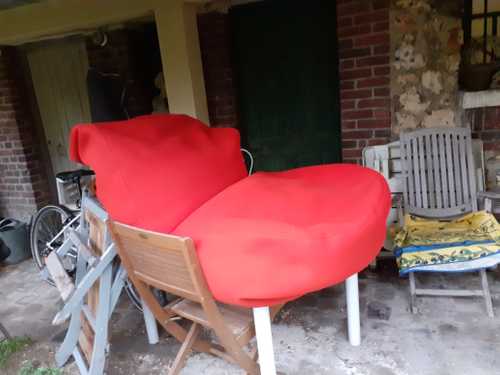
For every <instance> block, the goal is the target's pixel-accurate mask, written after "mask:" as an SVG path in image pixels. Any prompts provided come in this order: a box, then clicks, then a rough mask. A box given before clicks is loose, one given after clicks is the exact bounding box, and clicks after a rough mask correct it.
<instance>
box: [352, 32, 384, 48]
mask: <svg viewBox="0 0 500 375" xmlns="http://www.w3.org/2000/svg"><path fill="white" fill-rule="evenodd" d="M389 43H390V38H389V34H388V33H380V34H370V35H364V36H360V37H357V38H356V39H355V40H354V45H355V46H356V47H365V46H373V45H378V44H387V45H389Z"/></svg>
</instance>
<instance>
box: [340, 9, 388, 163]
mask: <svg viewBox="0 0 500 375" xmlns="http://www.w3.org/2000/svg"><path fill="white" fill-rule="evenodd" d="M389 6H390V1H389V0H337V21H338V38H339V60H340V61H339V63H340V67H339V68H340V81H341V87H340V97H341V111H342V115H341V116H342V157H343V160H344V161H345V162H355V163H359V162H360V161H361V153H362V150H363V148H364V147H366V146H370V145H376V144H383V143H387V142H388V141H389V139H390V136H391V113H390V110H391V96H390V77H389V76H390V56H389V54H390V34H389Z"/></svg>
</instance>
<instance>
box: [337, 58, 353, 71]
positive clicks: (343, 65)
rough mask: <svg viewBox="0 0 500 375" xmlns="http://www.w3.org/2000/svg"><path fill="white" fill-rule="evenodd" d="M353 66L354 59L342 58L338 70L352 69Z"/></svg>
mask: <svg viewBox="0 0 500 375" xmlns="http://www.w3.org/2000/svg"><path fill="white" fill-rule="evenodd" d="M352 68H354V59H351V60H342V61H341V62H340V68H339V70H340V71H343V70H347V69H352Z"/></svg>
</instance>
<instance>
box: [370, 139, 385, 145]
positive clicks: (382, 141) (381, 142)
mask: <svg viewBox="0 0 500 375" xmlns="http://www.w3.org/2000/svg"><path fill="white" fill-rule="evenodd" d="M386 143H387V139H385V138H374V139H369V140H368V146H378V145H385V144H386Z"/></svg>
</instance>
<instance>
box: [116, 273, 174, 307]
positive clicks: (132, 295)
mask: <svg viewBox="0 0 500 375" xmlns="http://www.w3.org/2000/svg"><path fill="white" fill-rule="evenodd" d="M125 292H126V293H127V296H128V298H129V299H130V301H131V302H132V304H133V305H134V306H135V307H136V308H137V309H138V310H139V311H142V303H141V297H140V296H139V293H138V292H137V290H136V289H135V287H134V284H132V282H131V281H130V280H129V279H127V280H126V281H125ZM151 292H152V293H153V295H154V296H155V298H156V300H157V301H158V303H159V304H160V306H166V305H167V303H168V298H167V294H166V293H165V292H163V291H161V290H158V289H155V288H153V289H152V290H151Z"/></svg>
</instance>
